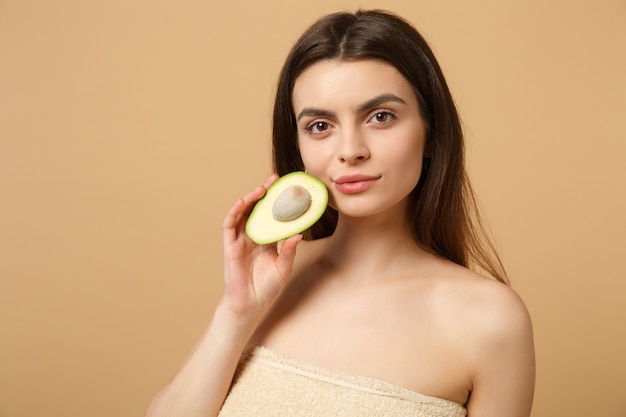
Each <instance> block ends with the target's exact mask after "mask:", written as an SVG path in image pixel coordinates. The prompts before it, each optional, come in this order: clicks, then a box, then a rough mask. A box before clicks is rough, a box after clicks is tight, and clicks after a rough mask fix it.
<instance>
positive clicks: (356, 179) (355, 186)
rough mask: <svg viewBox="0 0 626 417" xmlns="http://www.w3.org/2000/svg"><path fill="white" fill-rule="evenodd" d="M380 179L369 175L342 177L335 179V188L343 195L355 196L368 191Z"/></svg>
mask: <svg viewBox="0 0 626 417" xmlns="http://www.w3.org/2000/svg"><path fill="white" fill-rule="evenodd" d="M379 178H380V177H373V176H370V175H344V176H343V177H339V178H337V179H336V180H335V181H334V183H335V188H336V189H337V191H339V192H341V193H344V194H357V193H361V192H363V191H366V190H369V189H370V188H372V187H373V186H374V184H375V183H376V181H378V179H379Z"/></svg>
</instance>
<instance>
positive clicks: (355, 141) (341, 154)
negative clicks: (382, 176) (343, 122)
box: [337, 130, 370, 164]
mask: <svg viewBox="0 0 626 417" xmlns="http://www.w3.org/2000/svg"><path fill="white" fill-rule="evenodd" d="M369 157H370V152H369V147H368V146H367V143H366V141H365V138H364V137H363V135H362V134H361V133H359V132H358V131H353V130H350V131H344V132H342V135H341V139H340V145H339V151H338V153H337V158H338V159H339V161H341V162H344V163H349V164H354V163H356V162H361V161H364V160H366V159H368V158H369Z"/></svg>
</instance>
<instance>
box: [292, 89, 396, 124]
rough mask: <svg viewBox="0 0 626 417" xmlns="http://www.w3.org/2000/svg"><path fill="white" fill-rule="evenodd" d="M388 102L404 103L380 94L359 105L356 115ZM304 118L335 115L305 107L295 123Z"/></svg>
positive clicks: (389, 95) (393, 97) (331, 116)
mask: <svg viewBox="0 0 626 417" xmlns="http://www.w3.org/2000/svg"><path fill="white" fill-rule="evenodd" d="M390 101H393V102H396V103H403V104H405V103H406V101H404V100H403V99H402V98H400V97H398V96H396V95H395V94H381V95H379V96H376V97H374V98H373V99H371V100H367V101H366V102H365V103H363V104H361V105H360V106H359V107H358V108H357V110H356V111H357V113H362V112H364V111H367V110H369V109H371V108H373V107H376V106H380V105H381V104H384V103H388V102H390ZM305 116H309V117H328V118H334V117H335V116H336V115H335V113H333V112H331V111H328V110H324V109H319V108H315V107H305V108H304V109H302V111H301V112H300V113H298V117H297V118H296V120H297V121H300V119H302V118H303V117H305Z"/></svg>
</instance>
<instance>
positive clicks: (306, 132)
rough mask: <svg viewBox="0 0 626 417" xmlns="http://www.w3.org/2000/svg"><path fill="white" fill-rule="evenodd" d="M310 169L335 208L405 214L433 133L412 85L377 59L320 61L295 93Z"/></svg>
mask: <svg viewBox="0 0 626 417" xmlns="http://www.w3.org/2000/svg"><path fill="white" fill-rule="evenodd" d="M292 100H293V107H294V111H295V117H296V120H297V125H298V144H299V147H300V153H301V155H302V161H303V162H304V166H305V168H306V170H307V171H308V172H309V173H310V174H312V175H314V176H316V177H318V178H319V179H320V180H322V181H323V182H324V183H325V184H326V186H327V187H328V190H329V193H330V204H331V206H332V207H334V208H335V209H336V210H338V211H339V212H340V213H343V214H345V215H349V216H354V217H362V216H368V215H374V214H379V213H383V212H388V211H390V210H391V211H392V212H391V213H389V214H394V215H402V214H403V213H404V210H405V209H406V200H407V196H408V194H409V193H410V192H411V191H412V190H413V188H415V186H416V185H417V182H418V181H419V178H420V174H421V171H422V158H423V155H424V145H425V141H426V129H425V124H424V121H423V119H422V117H421V115H420V110H419V106H418V102H417V98H416V96H415V93H414V91H413V88H412V86H411V84H409V82H408V81H407V80H406V79H405V78H404V77H403V76H402V75H401V74H400V73H399V72H398V70H396V69H395V68H394V67H393V66H392V65H390V64H388V63H386V62H383V61H378V60H361V61H340V60H325V61H320V62H318V63H316V64H314V65H312V66H311V67H309V68H307V69H306V70H305V71H304V72H303V73H302V74H301V75H300V76H299V77H298V78H297V79H296V82H295V85H294V90H293V96H292Z"/></svg>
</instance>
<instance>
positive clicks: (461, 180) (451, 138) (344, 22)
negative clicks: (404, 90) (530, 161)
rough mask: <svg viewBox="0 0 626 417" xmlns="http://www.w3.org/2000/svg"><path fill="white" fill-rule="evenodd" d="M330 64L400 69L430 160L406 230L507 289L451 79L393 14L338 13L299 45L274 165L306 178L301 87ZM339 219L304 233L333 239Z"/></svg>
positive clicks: (287, 74) (331, 213)
mask: <svg viewBox="0 0 626 417" xmlns="http://www.w3.org/2000/svg"><path fill="white" fill-rule="evenodd" d="M325 59H339V60H361V59H377V60H382V61H385V62H387V63H389V64H391V65H393V66H394V67H395V68H396V69H397V70H398V71H399V72H400V73H401V74H402V75H403V76H404V77H405V78H406V79H407V80H408V81H409V83H410V84H411V85H412V86H413V88H414V90H415V94H416V96H417V100H418V102H419V108H420V112H421V114H422V117H423V119H424V122H425V124H426V143H427V145H426V146H427V149H428V152H427V157H426V158H425V159H424V163H423V169H422V176H421V178H420V181H419V183H418V184H417V186H416V188H415V189H414V190H413V191H412V192H411V195H410V196H409V206H408V209H407V223H408V225H409V227H410V228H411V230H412V232H413V237H414V239H415V241H416V242H417V243H418V244H419V245H420V246H421V247H422V248H424V249H425V250H427V251H429V252H431V253H433V254H436V255H439V256H442V257H445V258H447V259H449V260H451V261H453V262H455V263H457V264H459V265H462V266H465V267H478V268H479V269H481V270H482V271H484V272H486V273H488V274H490V275H491V276H493V277H494V278H496V279H497V280H499V281H502V282H505V283H506V282H507V278H506V273H505V271H504V267H503V265H502V262H501V261H500V258H499V257H498V254H497V251H496V250H495V247H494V245H493V243H492V240H491V239H490V238H489V236H488V234H487V233H486V230H485V228H484V227H483V225H482V224H481V221H480V217H479V216H478V210H477V206H476V201H475V198H474V193H473V191H472V189H471V186H470V184H469V181H468V178H467V173H466V171H465V166H464V158H465V155H464V154H465V151H464V145H463V131H462V128H461V122H460V119H459V115H458V113H457V110H456V106H455V104H454V100H453V99H452V95H451V94H450V91H449V89H448V86H447V84H446V81H445V78H444V76H443V73H442V71H441V68H440V67H439V64H438V63H437V60H436V59H435V56H434V54H433V52H432V50H431V49H430V47H429V46H428V43H427V42H426V40H425V39H424V38H423V37H422V36H421V35H420V34H419V32H418V31H417V30H416V29H415V28H414V27H413V26H412V25H411V24H410V23H408V22H407V21H405V20H404V19H402V18H400V17H398V16H396V15H393V14H391V13H389V12H385V11H379V10H371V11H363V10H360V11H358V12H356V13H348V12H339V13H334V14H331V15H328V16H326V17H323V18H322V19H320V20H318V21H317V22H316V23H314V24H313V25H312V26H311V27H310V28H309V29H308V30H307V31H306V32H305V33H304V34H303V35H302V36H301V37H300V39H299V40H298V41H297V42H296V44H295V45H294V46H293V48H292V49H291V52H290V53H289V55H288V56H287V59H286V61H285V64H284V66H283V69H282V71H281V74H280V79H279V83H278V89H277V93H276V101H275V103H274V114H273V160H274V169H275V171H276V172H277V173H278V174H279V175H284V174H287V173H289V172H292V171H301V170H304V164H303V162H302V158H301V156H300V151H299V149H298V143H297V126H296V120H295V115H294V110H293V104H292V93H293V88H294V84H295V81H296V79H297V78H298V76H299V75H300V74H301V73H302V72H303V71H304V70H305V69H306V68H308V67H309V66H311V65H313V64H314V63H316V62H318V61H321V60H325ZM336 223H337V212H336V211H335V210H334V209H332V208H330V207H329V208H327V210H326V212H325V213H324V215H323V216H322V218H321V219H320V220H319V221H318V222H317V223H316V224H315V225H314V226H313V227H312V228H311V229H310V230H309V231H307V232H306V233H305V238H307V239H318V238H322V237H326V236H329V235H331V234H332V233H333V231H334V229H335V226H336Z"/></svg>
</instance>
